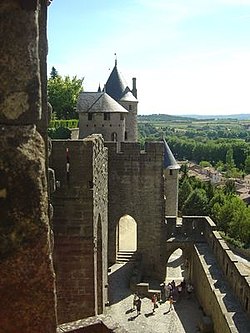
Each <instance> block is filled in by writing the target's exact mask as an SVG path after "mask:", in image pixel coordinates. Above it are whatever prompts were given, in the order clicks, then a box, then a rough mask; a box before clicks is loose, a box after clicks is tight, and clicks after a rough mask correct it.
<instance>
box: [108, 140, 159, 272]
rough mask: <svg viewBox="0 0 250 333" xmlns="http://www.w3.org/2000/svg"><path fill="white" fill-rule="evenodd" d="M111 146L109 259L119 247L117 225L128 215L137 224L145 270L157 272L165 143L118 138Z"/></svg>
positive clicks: (110, 143) (114, 257) (109, 170)
mask: <svg viewBox="0 0 250 333" xmlns="http://www.w3.org/2000/svg"><path fill="white" fill-rule="evenodd" d="M105 146H106V147H108V160H109V163H108V173H109V202H108V211H109V242H108V244H109V246H108V248H109V262H110V263H114V262H115V261H116V253H117V251H118V250H119V248H118V240H117V238H118V237H117V226H118V223H119V220H120V218H121V217H122V216H124V215H126V214H127V215H130V216H132V217H133V218H134V220H135V221H136V224H137V251H138V252H140V253H141V254H142V258H143V265H142V266H143V268H144V271H145V272H152V273H153V274H157V270H158V266H159V265H158V262H159V257H160V250H161V248H160V242H159V239H160V238H161V232H162V227H163V226H162V221H163V217H164V182H163V143H161V142H154V143H148V144H146V145H145V150H144V151H141V147H140V144H139V143H136V142H122V143H121V147H120V150H119V151H118V145H117V144H116V143H114V142H105Z"/></svg>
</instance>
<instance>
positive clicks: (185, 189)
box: [178, 177, 193, 211]
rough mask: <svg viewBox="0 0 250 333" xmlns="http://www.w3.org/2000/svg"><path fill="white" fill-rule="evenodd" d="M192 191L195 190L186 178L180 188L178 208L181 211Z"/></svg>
mask: <svg viewBox="0 0 250 333" xmlns="http://www.w3.org/2000/svg"><path fill="white" fill-rule="evenodd" d="M192 191H193V188H192V186H191V185H190V182H189V180H188V178H187V177H185V178H184V180H183V182H182V184H181V186H180V188H179V197H178V206H179V210H180V211H181V210H182V206H183V204H184V202H185V201H186V200H187V198H188V197H189V195H190V194H191V192H192Z"/></svg>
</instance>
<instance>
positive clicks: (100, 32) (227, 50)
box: [47, 0, 250, 115]
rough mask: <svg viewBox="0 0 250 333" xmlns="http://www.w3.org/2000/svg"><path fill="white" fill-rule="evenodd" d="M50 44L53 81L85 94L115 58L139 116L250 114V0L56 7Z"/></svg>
mask: <svg viewBox="0 0 250 333" xmlns="http://www.w3.org/2000/svg"><path fill="white" fill-rule="evenodd" d="M48 43H49V53H48V60H47V61H48V73H50V70H51V67H52V66H54V67H55V68H56V69H57V71H58V73H59V74H60V75H62V76H65V75H69V76H71V77H73V76H75V75H77V77H78V78H82V77H84V83H83V87H84V90H85V91H97V89H98V86H99V84H100V85H101V87H103V85H104V84H105V82H106V81H107V79H108V77H109V75H110V73H111V71H112V69H113V67H114V64H115V57H116V56H117V63H118V70H119V72H120V73H121V74H122V76H123V77H124V78H125V81H126V82H127V84H128V86H129V87H130V88H132V78H133V77H136V79H137V91H138V100H139V105H138V114H140V115H145V114H159V113H161V114H169V115H187V114H196V115H230V114H240V113H250V0H126V1H125V0H91V1H90V0H71V1H69V0H53V2H52V4H51V5H50V6H49V9H48ZM115 54H116V56H115Z"/></svg>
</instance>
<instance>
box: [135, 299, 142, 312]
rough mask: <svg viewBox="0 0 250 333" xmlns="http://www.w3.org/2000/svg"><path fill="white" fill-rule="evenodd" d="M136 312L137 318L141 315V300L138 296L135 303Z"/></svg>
mask: <svg viewBox="0 0 250 333" xmlns="http://www.w3.org/2000/svg"><path fill="white" fill-rule="evenodd" d="M136 310H137V316H139V315H140V314H141V298H140V296H138V299H137V301H136Z"/></svg>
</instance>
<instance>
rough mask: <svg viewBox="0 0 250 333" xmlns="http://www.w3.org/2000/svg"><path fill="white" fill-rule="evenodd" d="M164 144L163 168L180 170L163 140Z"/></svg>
mask: <svg viewBox="0 0 250 333" xmlns="http://www.w3.org/2000/svg"><path fill="white" fill-rule="evenodd" d="M163 142H164V168H165V169H172V170H173V169H175V170H177V169H180V166H179V164H177V162H176V160H175V158H174V155H173V154H172V152H171V150H170V148H169V146H168V144H167V142H166V141H165V139H163Z"/></svg>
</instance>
